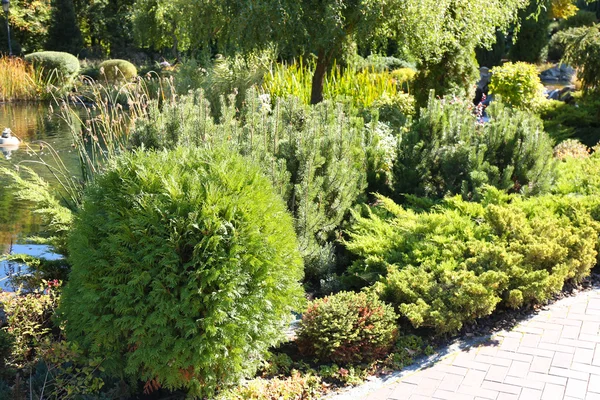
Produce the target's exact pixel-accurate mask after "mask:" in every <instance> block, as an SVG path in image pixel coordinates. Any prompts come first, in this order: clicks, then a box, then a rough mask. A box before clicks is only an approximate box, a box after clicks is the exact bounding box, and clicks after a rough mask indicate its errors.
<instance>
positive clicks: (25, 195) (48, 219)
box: [0, 166, 73, 255]
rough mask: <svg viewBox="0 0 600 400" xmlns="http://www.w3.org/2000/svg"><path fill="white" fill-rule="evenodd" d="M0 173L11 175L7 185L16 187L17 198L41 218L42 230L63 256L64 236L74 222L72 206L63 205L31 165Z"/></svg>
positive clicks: (64, 249)
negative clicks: (27, 204)
mask: <svg viewBox="0 0 600 400" xmlns="http://www.w3.org/2000/svg"><path fill="white" fill-rule="evenodd" d="M20 172H22V174H23V176H21V174H20ZM0 175H4V176H7V177H8V178H10V180H11V181H12V182H11V184H10V187H12V188H13V189H15V197H16V199H17V200H19V201H23V202H28V203H30V204H31V205H32V206H33V209H34V210H33V212H34V213H35V214H37V215H39V216H40V217H41V220H42V223H43V225H44V229H45V232H42V233H45V234H46V235H47V237H48V242H49V243H50V244H51V245H53V247H54V250H55V251H56V252H57V253H59V254H63V255H66V254H67V249H66V237H67V234H68V232H69V229H70V228H71V223H72V221H73V211H72V209H69V208H67V207H65V206H63V205H62V204H61V202H60V201H59V200H58V199H57V198H56V197H55V196H54V193H53V191H52V189H51V188H50V185H49V184H48V182H46V181H45V180H43V179H42V178H41V177H40V176H39V175H38V174H36V173H35V172H34V171H33V170H32V169H31V168H28V167H24V166H20V167H19V170H18V171H14V170H9V169H7V168H0Z"/></svg>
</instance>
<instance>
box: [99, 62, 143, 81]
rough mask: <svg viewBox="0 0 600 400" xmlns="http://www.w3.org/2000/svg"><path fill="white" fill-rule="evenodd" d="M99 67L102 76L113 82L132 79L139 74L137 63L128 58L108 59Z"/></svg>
mask: <svg viewBox="0 0 600 400" xmlns="http://www.w3.org/2000/svg"><path fill="white" fill-rule="evenodd" d="M99 67H100V75H101V77H102V78H105V79H106V80H107V81H109V82H111V83H114V82H122V81H130V80H132V79H133V78H135V77H136V76H137V68H136V67H135V65H133V64H132V63H130V62H129V61H126V60H119V59H114V60H106V61H103V62H102V63H101V64H100V66H99Z"/></svg>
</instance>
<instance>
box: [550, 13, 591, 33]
mask: <svg viewBox="0 0 600 400" xmlns="http://www.w3.org/2000/svg"><path fill="white" fill-rule="evenodd" d="M596 22H598V18H597V17H596V13H595V12H593V11H585V10H579V11H578V12H577V14H575V15H573V16H571V17H569V18H567V19H564V20H562V21H560V27H559V29H560V30H565V29H569V28H579V27H582V26H592V25H594V24H595V23H596Z"/></svg>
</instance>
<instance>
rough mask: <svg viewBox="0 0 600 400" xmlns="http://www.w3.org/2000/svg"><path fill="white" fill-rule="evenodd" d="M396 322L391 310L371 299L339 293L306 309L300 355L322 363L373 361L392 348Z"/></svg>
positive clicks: (370, 297) (348, 293) (372, 296)
mask: <svg viewBox="0 0 600 400" xmlns="http://www.w3.org/2000/svg"><path fill="white" fill-rule="evenodd" d="M397 318H398V316H397V315H396V313H395V312H394V309H393V308H392V307H391V306H389V305H387V304H385V303H384V302H382V301H381V300H379V298H377V297H376V296H375V295H369V294H366V293H353V292H340V293H338V294H335V295H331V296H328V297H325V298H322V299H318V300H315V301H314V302H312V303H311V304H310V305H309V306H308V309H307V311H306V312H305V313H304V315H303V316H302V322H301V324H300V330H299V331H298V340H297V342H298V346H299V348H300V351H301V352H302V353H303V354H305V355H308V356H313V357H315V358H317V359H318V360H319V361H324V362H327V361H331V362H335V363H341V364H348V363H359V362H371V361H375V360H377V359H379V358H381V357H383V356H385V355H387V353H388V351H389V350H390V348H391V347H392V345H393V344H394V341H395V339H396V337H397V333H398V329H397V327H396V320H397Z"/></svg>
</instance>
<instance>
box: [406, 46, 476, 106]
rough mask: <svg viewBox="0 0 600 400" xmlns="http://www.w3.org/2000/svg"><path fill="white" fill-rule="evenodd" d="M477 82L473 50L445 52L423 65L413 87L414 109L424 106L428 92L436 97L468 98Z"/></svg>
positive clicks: (424, 62) (458, 49)
mask: <svg viewBox="0 0 600 400" xmlns="http://www.w3.org/2000/svg"><path fill="white" fill-rule="evenodd" d="M478 79H479V70H478V69H477V60H476V58H475V49H472V50H468V49H464V48H457V49H454V50H452V51H450V50H449V51H448V52H446V53H445V54H444V55H443V56H442V57H441V58H440V59H434V60H433V61H423V62H421V63H420V64H419V72H418V73H417V75H416V78H415V83H414V87H415V98H416V102H417V106H418V107H425V106H426V105H427V101H428V98H429V93H430V92H431V91H432V90H433V91H434V92H435V93H436V94H437V95H438V96H459V97H468V98H472V97H474V94H475V93H474V92H473V89H474V86H475V83H477V80H478Z"/></svg>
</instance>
